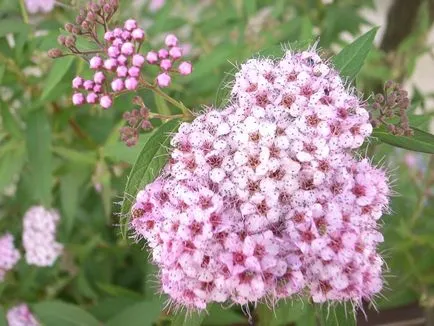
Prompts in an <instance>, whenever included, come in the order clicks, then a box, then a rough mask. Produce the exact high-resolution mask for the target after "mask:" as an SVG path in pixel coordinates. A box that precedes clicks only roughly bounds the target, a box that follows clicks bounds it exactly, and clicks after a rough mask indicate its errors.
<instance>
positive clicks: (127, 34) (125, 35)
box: [121, 31, 131, 41]
mask: <svg viewBox="0 0 434 326" xmlns="http://www.w3.org/2000/svg"><path fill="white" fill-rule="evenodd" d="M121 38H122V39H123V40H124V41H130V40H131V33H130V32H128V31H123V32H122V35H121Z"/></svg>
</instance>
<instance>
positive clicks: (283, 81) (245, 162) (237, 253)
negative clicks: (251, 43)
mask: <svg viewBox="0 0 434 326" xmlns="http://www.w3.org/2000/svg"><path fill="white" fill-rule="evenodd" d="M371 131H372V126H371V124H370V123H369V115H368V112H367V111H366V110H365V109H364V108H363V105H362V103H361V101H360V100H359V98H358V97H357V96H355V95H354V93H353V92H352V91H351V90H348V88H347V87H346V86H345V84H344V82H343V80H342V79H341V77H340V76H339V74H338V72H337V71H336V70H334V69H333V68H332V67H330V66H329V65H328V64H327V63H326V62H324V61H323V60H322V59H321V58H320V56H319V55H318V54H317V53H316V52H314V51H304V52H296V53H294V52H291V51H287V52H286V54H285V55H284V56H283V58H282V59H281V60H269V59H252V60H249V61H248V62H247V63H245V64H243V65H241V68H240V70H239V72H238V73H237V74H236V76H235V81H234V85H233V88H232V92H231V101H230V105H229V106H228V107H226V108H225V109H223V110H221V111H218V110H213V109H210V110H207V111H206V112H205V113H204V114H202V115H200V116H198V117H197V118H196V119H195V120H194V121H193V122H192V123H183V124H182V125H181V126H180V128H179V130H178V133H177V134H176V135H175V136H174V137H173V139H172V142H171V144H172V147H173V149H172V151H171V153H170V159H169V163H168V164H167V166H166V167H165V169H164V171H163V172H162V174H161V176H159V177H158V178H157V180H156V181H154V182H153V183H151V184H149V185H148V186H147V187H146V188H145V189H144V190H142V191H140V192H139V194H138V195H137V199H136V202H135V204H134V206H133V209H132V220H131V227H132V229H133V230H134V232H135V234H136V236H137V238H144V239H146V240H147V241H148V244H149V246H150V248H151V252H152V257H153V261H154V262H155V263H156V264H157V265H158V266H159V267H160V269H161V274H160V275H161V284H162V290H163V292H165V293H167V294H169V296H170V297H171V299H172V300H173V301H174V302H175V303H176V304H179V305H183V306H187V307H188V308H197V309H204V308H206V306H207V304H208V303H210V302H213V301H217V302H225V301H229V302H234V303H238V304H247V303H248V302H256V301H258V300H262V299H268V300H270V301H271V302H275V301H276V300H278V299H281V298H286V297H289V296H291V295H293V294H296V293H300V294H305V293H308V294H309V295H310V296H311V297H312V299H313V301H315V302H325V301H327V300H339V301H342V300H345V301H352V302H354V303H355V304H361V302H362V300H364V299H368V300H369V299H371V298H372V297H373V296H374V295H375V294H376V293H378V292H379V291H380V290H381V288H382V277H381V271H382V259H381V257H380V256H379V255H378V253H377V252H376V247H377V244H378V243H379V242H381V241H382V240H383V238H382V235H381V233H380V232H379V231H378V225H377V220H378V219H379V218H380V217H381V215H382V213H383V212H384V211H385V210H386V209H387V207H388V196H389V187H388V183H387V176H386V174H385V172H384V171H382V170H379V169H377V168H375V167H373V166H372V165H371V164H370V162H369V161H368V160H366V159H364V160H361V161H358V160H356V159H355V158H354V157H353V156H352V153H351V151H352V150H353V149H356V148H358V147H360V146H361V145H362V143H363V142H364V141H365V139H366V137H368V136H369V135H370V133H371Z"/></svg>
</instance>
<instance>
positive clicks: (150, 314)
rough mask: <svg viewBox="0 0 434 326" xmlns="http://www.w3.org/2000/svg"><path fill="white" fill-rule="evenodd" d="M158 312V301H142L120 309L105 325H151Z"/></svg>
mask: <svg viewBox="0 0 434 326" xmlns="http://www.w3.org/2000/svg"><path fill="white" fill-rule="evenodd" d="M160 313H161V311H160V302H158V301H143V302H139V303H136V304H135V305H133V306H131V307H129V308H126V309H124V310H122V311H121V312H120V313H119V314H117V315H116V316H114V317H113V318H112V319H110V320H109V321H108V322H107V324H106V326H125V325H128V326H152V325H154V322H155V321H156V320H157V318H158V316H159V315H160ZM192 326H193V325H192Z"/></svg>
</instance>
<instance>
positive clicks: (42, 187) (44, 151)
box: [26, 109, 53, 207]
mask: <svg viewBox="0 0 434 326" xmlns="http://www.w3.org/2000/svg"><path fill="white" fill-rule="evenodd" d="M26 134H27V153H28V159H29V162H30V163H31V164H30V173H31V178H32V184H33V189H35V191H34V193H33V195H34V199H35V200H37V201H38V202H39V203H41V204H42V205H44V206H46V207H49V206H50V205H51V199H52V198H51V185H52V181H53V178H52V175H51V172H52V171H51V168H52V165H51V128H50V122H49V121H48V116H47V113H46V112H45V111H44V110H43V109H40V110H36V111H33V112H31V113H30V114H29V115H28V117H27V129H26Z"/></svg>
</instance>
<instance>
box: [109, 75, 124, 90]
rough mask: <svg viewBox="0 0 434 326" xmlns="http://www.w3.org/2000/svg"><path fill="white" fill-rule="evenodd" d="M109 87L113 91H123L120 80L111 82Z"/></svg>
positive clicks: (122, 83)
mask: <svg viewBox="0 0 434 326" xmlns="http://www.w3.org/2000/svg"><path fill="white" fill-rule="evenodd" d="M111 86H112V90H113V91H115V92H120V91H121V90H123V89H124V82H123V81H122V79H120V78H116V79H115V80H113V81H112V83H111Z"/></svg>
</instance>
